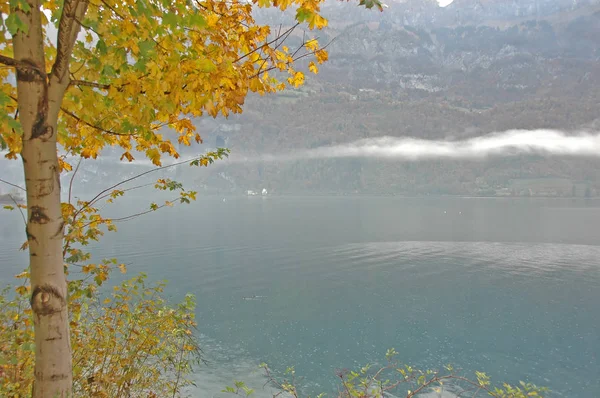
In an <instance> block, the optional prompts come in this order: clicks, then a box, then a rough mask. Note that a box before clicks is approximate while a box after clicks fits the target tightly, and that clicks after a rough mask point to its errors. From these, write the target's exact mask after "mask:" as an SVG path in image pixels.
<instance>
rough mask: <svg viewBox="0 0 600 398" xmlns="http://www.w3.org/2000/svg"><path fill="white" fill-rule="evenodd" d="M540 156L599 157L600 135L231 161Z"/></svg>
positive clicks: (518, 135)
mask: <svg viewBox="0 0 600 398" xmlns="http://www.w3.org/2000/svg"><path fill="white" fill-rule="evenodd" d="M518 154H540V155H557V156H586V157H590V156H593V157H597V156H600V134H599V133H589V132H581V133H577V134H568V133H565V132H562V131H556V130H509V131H505V132H501V133H492V134H488V135H484V136H480V137H475V138H469V139H465V140H425V139H417V138H410V137H379V138H367V139H363V140H358V141H354V142H350V143H346V144H340V145H332V146H324V147H319V148H314V149H307V150H301V151H297V152H294V153H287V154H286V153H282V154H263V155H258V156H243V155H236V154H235V152H234V153H233V154H232V157H231V158H230V161H231V162H252V161H267V162H268V161H274V162H285V161H296V160H302V159H331V158H352V157H357V158H374V159H398V160H407V161H411V160H422V159H481V158H486V157H490V156H510V155H518Z"/></svg>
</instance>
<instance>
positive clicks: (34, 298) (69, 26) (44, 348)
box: [11, 0, 87, 398]
mask: <svg viewBox="0 0 600 398" xmlns="http://www.w3.org/2000/svg"><path fill="white" fill-rule="evenodd" d="M28 4H29V6H30V10H29V11H27V12H25V11H22V10H18V9H13V10H11V12H14V13H16V14H17V15H18V17H19V18H20V19H21V21H23V22H24V23H25V24H26V25H27V26H28V30H27V32H25V31H19V32H17V33H16V34H15V35H14V37H13V49H14V59H15V61H16V62H17V63H19V65H21V67H18V68H17V96H18V97H17V99H18V111H19V119H20V122H21V125H22V127H23V149H22V152H21V157H22V160H23V168H24V171H25V187H26V190H27V228H26V232H27V240H28V242H29V264H30V274H31V308H32V310H33V314H34V332H35V380H34V385H33V393H32V395H33V397H34V398H42V397H61V398H63V397H64V398H66V397H71V396H72V385H73V376H72V361H71V344H70V337H69V319H68V309H67V281H66V277H65V273H64V261H63V254H62V246H63V227H64V221H63V218H62V211H61V201H60V175H59V167H58V156H57V141H56V139H57V125H58V115H59V111H60V105H61V103H62V99H63V97H64V93H65V91H66V89H67V87H68V85H69V76H68V65H69V62H68V61H69V58H70V57H71V53H72V49H73V43H74V42H75V39H76V37H77V33H78V32H79V24H78V23H77V22H75V21H77V20H81V19H82V17H83V15H84V14H85V11H86V8H87V2H86V1H84V0H82V1H78V0H74V1H69V0H65V2H64V5H63V15H62V17H61V21H60V23H59V33H58V45H57V57H56V61H55V63H54V65H53V67H52V72H51V73H50V74H49V75H48V74H47V73H46V61H45V54H44V41H43V31H42V24H41V10H40V0H29V1H28ZM77 17H79V18H77Z"/></svg>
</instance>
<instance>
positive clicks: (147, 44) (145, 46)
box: [138, 40, 156, 57]
mask: <svg viewBox="0 0 600 398" xmlns="http://www.w3.org/2000/svg"><path fill="white" fill-rule="evenodd" d="M138 47H139V48H140V53H141V54H142V56H144V57H145V56H146V55H147V54H148V52H150V51H152V50H154V47H156V43H154V42H153V41H152V40H144V41H141V42H139V43H138Z"/></svg>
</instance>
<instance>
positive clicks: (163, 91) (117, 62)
mask: <svg viewBox="0 0 600 398" xmlns="http://www.w3.org/2000/svg"><path fill="white" fill-rule="evenodd" d="M323 2H324V0H252V1H251V2H248V1H241V0H228V1H222V0H174V1H171V0H63V1H48V0H46V1H43V0H9V1H5V2H3V3H2V4H0V12H1V13H2V21H1V24H0V29H1V30H2V34H0V63H1V64H3V65H4V68H1V69H0V78H1V79H2V82H1V86H0V149H2V150H4V151H5V156H6V157H8V158H10V159H18V158H20V159H21V160H22V163H23V169H24V175H25V187H26V191H27V195H26V196H27V220H26V222H27V227H26V233H27V242H28V247H29V260H30V277H31V300H30V302H31V307H32V310H33V312H34V330H35V381H34V387H33V396H34V397H57V396H58V397H68V396H71V394H72V371H71V352H70V343H69V314H68V308H67V307H68V306H67V281H66V275H65V261H64V252H63V238H64V229H65V221H66V219H67V218H68V217H69V216H70V215H69V207H68V206H61V189H60V173H61V172H63V171H69V170H71V168H72V166H71V165H70V164H69V162H68V161H67V159H69V158H71V157H73V156H76V157H82V158H94V159H95V158H96V157H97V156H99V154H100V151H101V150H102V148H104V147H107V146H113V147H119V148H121V160H122V161H132V160H134V158H135V157H138V156H145V157H147V158H148V159H150V160H151V161H152V163H153V164H155V165H157V166H159V165H161V159H162V157H164V156H169V157H173V158H178V157H179V154H178V152H177V149H176V147H175V145H174V144H175V142H172V141H171V140H170V139H168V138H167V137H165V135H163V134H161V132H160V131H162V130H161V129H163V128H165V127H168V128H170V129H172V130H174V131H175V132H176V134H177V142H178V143H179V144H181V145H191V144H192V143H194V142H197V143H200V142H201V136H200V134H199V132H197V131H196V129H195V127H194V125H193V124H192V119H193V118H196V117H200V116H203V115H211V116H213V117H215V116H217V115H218V114H222V115H224V116H227V115H229V114H230V113H239V112H241V111H242V105H243V103H244V100H245V97H246V95H247V94H248V93H249V92H255V93H260V94H266V93H272V92H276V91H278V90H283V89H285V88H286V87H287V86H296V87H297V86H299V85H301V84H302V83H303V81H304V74H303V72H301V71H299V70H298V69H297V61H298V60H299V59H301V58H305V59H306V61H308V68H309V70H310V71H311V72H314V73H316V72H317V71H318V64H320V63H323V62H325V61H326V60H327V58H328V56H327V51H326V49H325V48H324V47H323V46H321V45H320V44H319V42H318V41H317V40H316V39H314V38H311V37H310V35H309V36H303V35H299V36H298V37H299V38H302V37H304V39H301V40H297V41H296V42H297V43H299V44H297V45H296V46H295V47H294V48H289V47H288V46H287V45H286V39H288V38H290V37H291V36H292V35H294V34H295V32H296V31H297V29H298V28H299V27H301V28H304V29H308V30H309V31H310V30H318V29H321V28H323V27H325V26H326V25H327V20H326V19H325V18H323V17H322V16H321V14H320V7H321V5H322V3H323ZM360 4H361V5H363V6H366V7H367V8H371V7H373V6H376V7H378V8H380V9H381V3H379V1H378V0H361V2H360ZM253 7H275V8H278V9H280V10H281V11H284V10H286V9H289V8H291V9H292V10H289V11H288V12H292V13H294V15H295V23H294V24H292V25H291V26H287V27H283V26H282V27H278V28H273V27H269V26H266V25H261V24H259V23H257V22H256V21H255V19H254V18H253V14H252V9H253ZM15 81H16V83H15ZM204 161H206V159H204ZM84 206H85V205H84ZM65 209H66V210H65Z"/></svg>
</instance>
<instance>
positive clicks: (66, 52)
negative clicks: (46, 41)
mask: <svg viewBox="0 0 600 398" xmlns="http://www.w3.org/2000/svg"><path fill="white" fill-rule="evenodd" d="M87 6H88V2H87V0H66V1H65V2H64V5H63V10H62V14H61V16H60V21H59V23H58V39H57V45H56V60H55V61H54V65H52V72H51V76H53V77H56V78H57V79H58V81H59V82H62V81H63V79H64V77H65V76H66V75H67V72H68V70H69V59H70V58H71V53H72V52H73V46H74V45H75V40H76V39H77V34H78V33H79V28H80V25H79V22H78V21H79V20H81V19H82V17H83V16H84V15H85V12H86V10H87Z"/></svg>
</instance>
